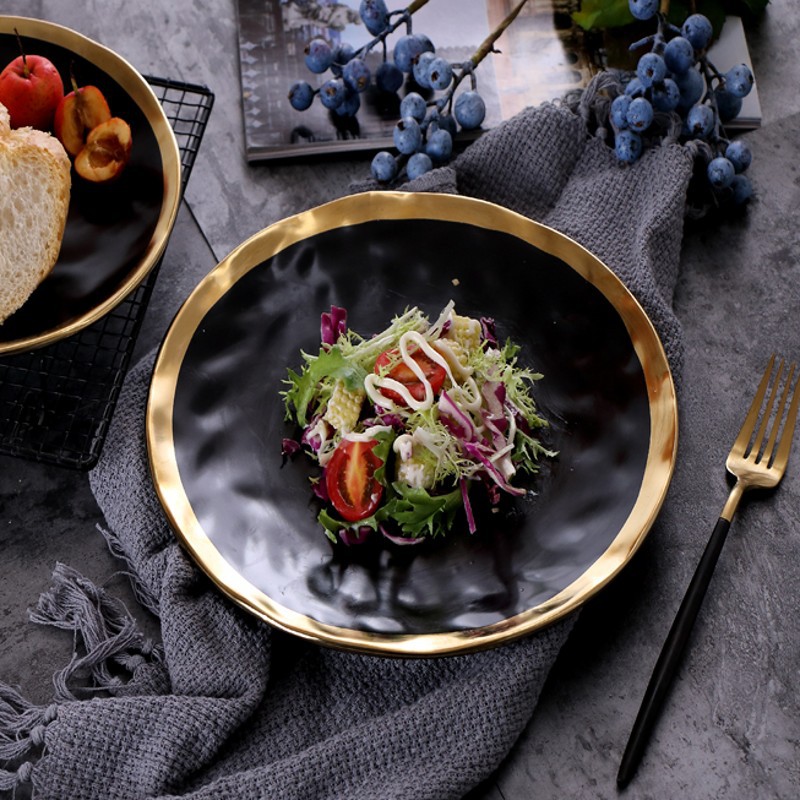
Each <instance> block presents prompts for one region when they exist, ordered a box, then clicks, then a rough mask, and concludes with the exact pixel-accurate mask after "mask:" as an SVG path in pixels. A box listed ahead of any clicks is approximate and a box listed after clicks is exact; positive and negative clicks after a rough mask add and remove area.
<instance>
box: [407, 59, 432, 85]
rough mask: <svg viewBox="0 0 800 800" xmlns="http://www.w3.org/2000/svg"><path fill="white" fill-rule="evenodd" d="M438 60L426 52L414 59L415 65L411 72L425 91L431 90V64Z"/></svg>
mask: <svg viewBox="0 0 800 800" xmlns="http://www.w3.org/2000/svg"><path fill="white" fill-rule="evenodd" d="M435 60H436V56H435V55H434V54H433V53H431V52H430V50H425V51H424V52H423V53H420V54H419V55H418V56H417V57H416V58H415V59H414V65H413V66H412V68H411V72H412V74H413V75H414V80H415V81H416V82H417V84H418V85H419V86H421V87H422V88H423V89H430V88H431V64H432V63H433V62H434V61H435Z"/></svg>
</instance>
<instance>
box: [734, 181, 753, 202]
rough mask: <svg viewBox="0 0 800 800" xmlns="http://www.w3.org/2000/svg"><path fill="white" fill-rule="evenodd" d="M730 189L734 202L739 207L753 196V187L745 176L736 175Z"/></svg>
mask: <svg viewBox="0 0 800 800" xmlns="http://www.w3.org/2000/svg"><path fill="white" fill-rule="evenodd" d="M730 188H731V192H732V199H733V202H734V203H736V205H737V206H740V205H743V204H744V203H746V202H747V201H748V200H749V199H750V198H751V197H752V196H753V185H752V184H751V183H750V181H749V180H748V179H747V176H745V175H734V177H733V180H732V181H731V187H730Z"/></svg>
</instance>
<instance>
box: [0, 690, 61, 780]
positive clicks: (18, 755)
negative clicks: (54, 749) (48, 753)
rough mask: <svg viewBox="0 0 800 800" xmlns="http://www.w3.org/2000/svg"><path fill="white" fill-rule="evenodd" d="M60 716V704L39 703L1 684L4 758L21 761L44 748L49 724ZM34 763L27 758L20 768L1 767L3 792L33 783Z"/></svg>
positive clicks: (0, 751)
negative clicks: (36, 703)
mask: <svg viewBox="0 0 800 800" xmlns="http://www.w3.org/2000/svg"><path fill="white" fill-rule="evenodd" d="M57 718H58V706H57V705H56V704H55V703H51V704H50V705H47V706H39V705H35V704H34V703H31V702H30V701H29V700H27V699H26V698H24V697H23V696H22V695H21V694H20V693H19V692H18V691H17V690H16V689H15V688H13V687H12V686H9V685H8V684H5V683H0V761H3V762H5V765H6V766H8V764H9V762H15V761H19V760H20V759H22V758H29V757H30V756H31V755H32V754H33V753H34V752H36V751H41V749H42V748H43V747H44V745H45V733H46V731H47V726H48V725H49V724H50V723H51V722H54V721H55V720H56V719H57ZM33 769H34V764H33V762H31V761H24V762H23V763H21V764H20V765H19V766H18V767H17V769H16V770H9V769H3V770H0V791H13V790H15V789H17V788H18V787H19V786H20V785H21V784H23V783H29V782H30V780H31V776H32V774H33Z"/></svg>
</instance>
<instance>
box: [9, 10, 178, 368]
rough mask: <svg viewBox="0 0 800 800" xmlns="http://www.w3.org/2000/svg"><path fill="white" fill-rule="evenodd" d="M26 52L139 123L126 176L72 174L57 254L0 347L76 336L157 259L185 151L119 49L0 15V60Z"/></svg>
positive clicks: (175, 207) (174, 203)
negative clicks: (100, 180) (99, 179)
mask: <svg viewBox="0 0 800 800" xmlns="http://www.w3.org/2000/svg"><path fill="white" fill-rule="evenodd" d="M15 29H16V30H17V31H18V32H19V34H20V37H21V38H22V43H23V47H24V48H25V52H26V53H27V54H30V55H33V54H35V55H41V56H45V57H46V58H49V59H50V61H52V62H53V64H54V65H55V66H56V68H57V69H58V70H59V72H60V73H61V76H62V78H63V80H64V86H65V90H69V89H70V70H72V72H73V74H74V75H75V78H76V80H77V82H78V84H79V85H81V86H84V85H88V84H93V85H95V86H97V87H98V88H99V89H100V90H101V91H102V92H103V93H104V94H105V96H106V99H107V100H108V103H109V106H110V108H111V113H112V114H113V115H115V116H118V117H122V118H123V119H124V120H125V121H126V122H128V124H129V125H130V126H131V133H132V136H133V147H132V150H131V159H130V162H129V163H128V165H127V166H126V168H125V171H124V172H123V173H122V175H121V176H120V178H119V179H118V180H116V181H113V182H110V183H108V184H102V185H93V184H90V183H88V182H86V181H84V180H82V179H81V178H79V177H78V176H76V175H75V173H74V170H73V175H72V190H71V196H70V206H69V215H68V217H67V225H66V229H65V232H64V239H63V242H62V246H61V253H60V255H59V258H58V262H57V263H56V266H55V267H54V269H53V271H52V272H51V273H50V275H49V276H48V277H47V278H45V280H44V281H43V282H42V283H41V284H40V286H39V287H38V288H37V289H36V291H35V292H34V293H33V295H31V297H30V299H29V300H28V301H27V302H26V303H25V305H23V306H22V308H20V309H19V310H18V311H17V312H16V313H14V314H13V315H12V316H11V317H9V318H8V319H7V320H6V321H5V323H3V325H0V353H13V352H19V351H22V350H29V349H31V348H34V347H39V346H42V345H45V344H50V343H52V342H54V341H56V340H58V339H61V338H64V337H66V336H70V335H72V334H73V333H75V332H76V331H78V330H80V329H81V328H83V327H85V326H87V325H89V324H91V323H92V322H94V321H96V320H97V319H99V318H100V317H102V316H103V315H104V314H106V313H108V311H110V310H111V309H112V308H113V307H114V306H115V305H117V304H118V303H119V302H120V301H121V300H122V299H123V298H125V297H126V296H127V295H128V294H129V293H130V292H131V291H132V290H133V289H134V288H135V287H136V286H137V285H138V284H139V283H140V282H141V281H142V280H143V279H144V277H145V276H146V275H147V273H148V272H149V271H150V270H151V269H152V268H153V267H154V266H155V264H156V263H157V262H158V259H159V258H160V256H161V254H162V252H163V250H164V248H165V247H166V243H167V238H168V236H169V233H170V231H171V230H172V226H173V224H174V221H175V217H176V215H177V211H178V204H179V202H180V175H181V166H180V153H179V150H178V145H177V142H176V140H175V136H174V134H173V131H172V128H171V126H170V124H169V120H168V119H167V118H166V115H165V114H164V111H163V109H162V107H161V104H160V103H159V102H158V99H157V98H156V96H155V94H154V93H153V91H152V89H151V88H150V86H149V85H148V83H147V82H146V81H145V80H144V78H143V77H142V76H141V75H140V74H139V73H138V72H137V71H136V70H135V69H134V68H133V67H132V66H131V65H130V64H129V63H128V62H127V61H125V60H124V59H122V58H121V57H120V56H118V55H116V54H115V53H113V52H112V51H111V50H108V49H107V48H105V47H103V46H102V45H99V44H97V43H96V42H93V41H91V40H90V39H87V38H86V37H84V36H82V35H81V34H79V33H76V32H75V31H72V30H69V29H68V28H64V27H61V26H59V25H54V24H52V23H48V22H43V21H41V20H33V19H26V18H22V17H7V16H0V69H2V67H4V66H5V65H6V64H8V63H9V62H10V61H12V60H13V59H14V58H16V56H18V55H19V45H18V43H17V39H16V36H15V34H14V30H15Z"/></svg>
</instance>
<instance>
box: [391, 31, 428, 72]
mask: <svg viewBox="0 0 800 800" xmlns="http://www.w3.org/2000/svg"><path fill="white" fill-rule="evenodd" d="M432 51H433V45H432V44H431V43H430V39H427V38H426V37H423V36H418V35H417V34H413V33H407V34H405V35H404V36H401V37H400V38H399V39H398V40H397V43H396V44H395V46H394V63H395V64H396V65H397V66H398V67H399V68H400V69H401V70H402V71H403V72H405V73H409V72H411V70H412V69H413V68H414V59H415V58H416V57H417V56H418V55H420V53H425V52H432Z"/></svg>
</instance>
